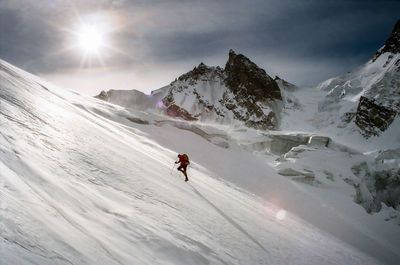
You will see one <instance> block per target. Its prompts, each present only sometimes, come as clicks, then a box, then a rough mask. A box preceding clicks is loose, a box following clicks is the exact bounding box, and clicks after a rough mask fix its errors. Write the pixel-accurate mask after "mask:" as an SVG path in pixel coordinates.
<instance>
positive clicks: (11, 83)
mask: <svg viewBox="0 0 400 265" xmlns="http://www.w3.org/2000/svg"><path fill="white" fill-rule="evenodd" d="M0 68H1V69H0V71H1V72H0V84H1V85H0V124H1V131H0V134H1V135H0V181H1V185H0V187H1V190H0V191H1V193H0V194H1V207H0V218H1V219H0V220H1V222H0V225H1V229H0V263H1V264H378V263H379V262H380V261H381V262H384V263H391V264H394V263H395V262H397V261H398V260H399V255H398V253H399V244H398V243H399V238H400V236H399V230H398V228H397V227H395V226H393V227H391V226H390V225H391V224H385V227H384V228H383V227H381V228H382V229H381V230H378V229H379V225H380V224H382V223H381V222H380V219H378V218H372V219H369V220H370V221H366V222H363V218H368V217H371V216H369V215H368V214H367V213H365V211H364V210H363V209H362V208H361V207H359V206H358V205H357V204H349V205H347V207H342V206H343V205H342V204H345V203H347V202H348V198H346V197H345V196H341V195H340V194H339V196H338V192H337V191H335V190H326V191H325V192H323V191H322V190H314V189H315V188H314V187H312V186H309V187H308V186H304V185H302V184H299V183H296V182H293V181H290V180H288V179H285V178H284V177H282V176H280V175H278V174H277V173H276V172H275V169H274V168H273V166H272V163H273V160H272V159H269V160H268V159H265V157H262V156H256V155H254V154H253V153H251V152H248V151H246V150H244V149H243V148H241V147H240V146H239V145H238V144H236V142H229V147H228V148H224V147H221V146H219V145H216V144H215V142H214V143H213V142H212V140H210V141H207V140H206V139H204V138H203V137H201V136H200V135H201V133H200V132H198V134H194V133H192V132H191V131H189V130H182V129H179V126H170V125H168V124H170V123H166V125H162V123H157V122H155V121H157V120H160V119H162V118H161V116H157V115H149V114H145V113H139V112H134V111H131V112H129V111H127V110H126V109H124V108H121V107H118V106H115V105H111V104H108V103H106V102H102V101H100V100H96V99H93V98H90V97H86V96H82V95H79V94H76V93H74V92H70V91H65V90H61V89H59V88H57V87H54V86H52V85H50V84H47V83H45V82H44V81H42V80H40V79H38V78H36V77H34V76H32V75H29V74H27V73H25V72H23V71H21V70H19V69H17V68H15V67H13V66H11V65H9V64H7V63H5V62H3V61H0ZM128 117H131V118H132V119H131V120H133V121H138V120H141V119H146V120H148V121H150V122H149V123H150V124H148V125H146V124H143V123H140V122H139V123H138V122H132V121H129V120H128V119H127V118H128ZM133 118H136V119H133ZM172 124H173V123H172ZM177 127H178V128H177ZM236 133H237V135H236V137H237V139H238V138H239V137H240V132H236ZM249 133H250V132H249ZM243 134H246V132H244V133H243ZM210 135H211V134H210ZM232 135H235V132H232ZM210 137H211V136H210ZM221 137H222V136H221ZM221 139H228V138H224V137H222V138H221ZM225 147H226V146H225ZM178 152H180V153H182V152H186V153H188V154H189V156H190V157H191V161H192V163H191V167H190V168H189V179H190V181H189V182H188V183H185V182H184V181H183V177H182V175H181V174H180V173H179V172H177V171H176V170H172V166H173V165H174V164H173V162H174V160H175V159H176V154H177V153H178ZM333 155H335V154H333ZM311 190H312V191H311ZM340 192H342V191H340ZM340 192H339V193H340ZM345 193H346V194H347V191H346V192H345ZM396 229H397V230H396ZM378 260H380V261H378Z"/></svg>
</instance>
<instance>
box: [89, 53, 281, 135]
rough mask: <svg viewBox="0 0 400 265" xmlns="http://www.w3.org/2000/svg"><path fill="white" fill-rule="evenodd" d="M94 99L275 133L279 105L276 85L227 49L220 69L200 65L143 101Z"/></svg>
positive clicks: (120, 94) (111, 94)
mask: <svg viewBox="0 0 400 265" xmlns="http://www.w3.org/2000/svg"><path fill="white" fill-rule="evenodd" d="M97 97H98V98H101V99H104V100H106V101H109V102H112V103H115V104H119V105H121V106H125V107H130V108H137V109H143V105H145V106H146V107H148V106H153V108H158V109H160V110H161V111H163V112H164V113H166V114H167V115H168V116H172V117H179V118H183V119H184V120H192V121H194V120H201V121H204V122H217V123H222V124H230V125H232V124H245V125H246V126H248V127H252V128H259V129H276V128H277V127H278V126H279V117H280V113H281V110H282V106H283V104H282V96H281V91H280V89H279V86H278V84H277V82H275V80H273V79H272V78H271V77H270V76H269V75H268V74H267V73H266V72H265V71H264V70H263V69H261V68H259V67H258V66H257V65H256V64H254V63H253V62H251V61H250V60H249V59H248V58H247V57H245V56H244V55H242V54H236V53H235V52H234V51H233V50H230V52H229V59H228V61H227V63H226V65H225V68H224V69H222V68H220V67H209V66H207V65H205V64H203V63H200V64H199V65H198V66H197V67H195V68H194V69H193V70H192V71H189V72H188V73H186V74H183V75H181V76H180V77H179V78H177V79H176V80H175V81H173V82H171V84H170V85H168V86H166V87H163V88H160V89H158V90H155V91H153V92H152V93H151V95H150V96H147V100H143V95H142V94H141V92H138V91H136V90H131V91H114V90H111V91H107V92H106V91H103V92H101V94H100V95H98V96H97ZM137 102H140V103H139V104H137Z"/></svg>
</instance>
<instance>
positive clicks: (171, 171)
mask: <svg viewBox="0 0 400 265" xmlns="http://www.w3.org/2000/svg"><path fill="white" fill-rule="evenodd" d="M174 168H175V163H174V165H173V166H172V168H171V172H170V173H169V174H170V175H172V170H174Z"/></svg>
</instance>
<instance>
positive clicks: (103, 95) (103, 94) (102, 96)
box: [94, 90, 108, 101]
mask: <svg viewBox="0 0 400 265" xmlns="http://www.w3.org/2000/svg"><path fill="white" fill-rule="evenodd" d="M94 97H95V98H98V99H101V100H105V101H107V99H108V93H107V92H106V91H104V90H102V91H101V92H100V94H98V95H97V96H94Z"/></svg>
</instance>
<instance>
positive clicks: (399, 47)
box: [374, 19, 400, 60]
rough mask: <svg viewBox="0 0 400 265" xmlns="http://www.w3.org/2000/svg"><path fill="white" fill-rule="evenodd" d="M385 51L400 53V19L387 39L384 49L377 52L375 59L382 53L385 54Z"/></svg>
mask: <svg viewBox="0 0 400 265" xmlns="http://www.w3.org/2000/svg"><path fill="white" fill-rule="evenodd" d="M385 52H391V53H394V54H397V53H400V19H399V20H398V21H397V23H396V25H395V26H394V28H393V31H392V33H391V34H390V36H389V38H388V39H387V40H386V42H385V46H383V48H382V49H380V50H379V51H377V52H376V55H375V57H374V60H376V58H378V57H379V56H380V55H381V54H384V53H385Z"/></svg>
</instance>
